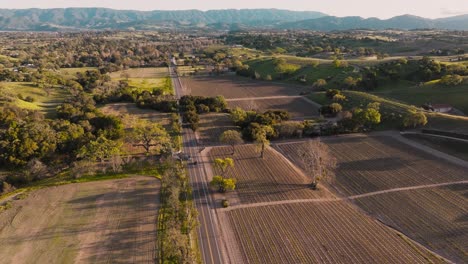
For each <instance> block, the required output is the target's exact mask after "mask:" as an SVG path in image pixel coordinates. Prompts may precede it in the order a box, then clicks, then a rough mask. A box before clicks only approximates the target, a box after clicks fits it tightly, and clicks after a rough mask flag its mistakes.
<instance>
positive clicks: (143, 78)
mask: <svg viewBox="0 0 468 264" xmlns="http://www.w3.org/2000/svg"><path fill="white" fill-rule="evenodd" d="M110 76H111V78H112V79H113V80H126V81H127V82H128V85H129V87H130V88H132V89H137V90H146V91H152V90H153V89H155V88H159V89H162V90H163V92H165V93H166V94H172V86H171V83H170V79H169V78H168V77H169V72H168V69H167V68H166V67H160V68H130V69H127V70H123V71H118V72H113V73H111V74H110Z"/></svg>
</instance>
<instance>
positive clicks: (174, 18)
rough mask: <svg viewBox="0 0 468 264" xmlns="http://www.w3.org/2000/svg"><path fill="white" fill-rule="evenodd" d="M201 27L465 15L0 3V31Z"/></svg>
mask: <svg viewBox="0 0 468 264" xmlns="http://www.w3.org/2000/svg"><path fill="white" fill-rule="evenodd" d="M164 27H166V28H167V27H169V28H176V27H180V28H199V29H226V30H228V29H249V28H270V29H309V30H319V31H331V30H346V29H357V28H365V29H386V28H396V29H423V28H424V29H426V28H437V29H451V30H468V15H462V16H456V17H449V18H441V19H426V18H422V17H417V16H411V15H404V16H398V17H394V18H391V19H387V20H380V19H378V18H367V19H364V18H361V17H333V16H328V15H326V14H324V13H320V12H314V11H289V10H279V9H240V10H237V9H227V10H210V11H199V10H180V11H133V10H114V9H108V8H65V9H62V8H54V9H0V30H2V31H74V30H105V29H111V30H112V29H118V30H129V29H137V30H151V29H157V28H164Z"/></svg>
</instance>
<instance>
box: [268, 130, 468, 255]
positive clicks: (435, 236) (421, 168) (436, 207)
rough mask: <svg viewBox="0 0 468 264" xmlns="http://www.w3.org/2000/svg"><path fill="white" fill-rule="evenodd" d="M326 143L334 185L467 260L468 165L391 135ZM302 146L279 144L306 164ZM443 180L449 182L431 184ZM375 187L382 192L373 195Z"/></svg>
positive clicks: (436, 247)
mask: <svg viewBox="0 0 468 264" xmlns="http://www.w3.org/2000/svg"><path fill="white" fill-rule="evenodd" d="M325 143H327V145H328V146H329V147H330V148H331V150H332V151H333V153H334V155H335V156H336V157H337V159H338V166H339V167H338V170H337V173H336V178H335V180H334V182H332V183H331V184H330V185H331V186H334V187H336V188H337V189H338V191H340V192H341V193H342V194H344V195H345V196H348V197H350V198H351V199H352V201H353V202H354V203H355V204H356V205H358V206H359V207H360V208H361V209H363V210H364V211H365V212H366V213H367V214H369V215H370V216H373V217H375V218H377V219H379V220H380V221H381V222H383V223H385V224H386V225H388V226H391V227H393V228H395V229H397V230H399V231H401V232H403V233H404V234H405V235H407V236H408V237H410V238H411V239H414V240H416V241H417V242H419V243H421V244H422V245H424V246H426V247H427V248H429V249H431V250H433V251H434V252H437V253H439V254H440V255H442V256H444V257H446V258H447V259H450V260H452V261H455V262H460V263H463V262H467V261H468V250H467V248H466V241H468V235H467V232H466V216H467V211H468V209H467V206H466V205H467V204H468V203H467V199H466V189H467V186H468V184H463V182H465V181H466V180H468V174H467V173H466V169H464V168H462V167H458V166H456V165H452V164H451V163H449V162H448V161H445V160H441V159H439V158H437V157H436V156H433V155H431V154H429V153H426V152H423V151H422V150H418V149H415V148H413V147H411V146H409V145H406V144H404V143H401V142H400V141H398V140H397V139H393V138H391V137H386V136H370V137H368V136H353V137H336V138H328V139H326V140H325ZM298 144H301V143H290V144H278V145H276V146H275V147H276V148H277V149H278V150H279V151H281V152H282V153H284V155H285V156H286V157H287V158H288V159H290V160H292V161H293V162H294V163H295V164H297V165H298V166H301V163H300V161H299V158H298V156H297V153H296V151H295V150H296V149H297V147H298ZM441 183H446V184H447V185H446V186H438V187H431V185H433V184H441ZM402 187H403V188H405V187H414V188H415V189H399V188H402ZM375 191H383V192H382V193H377V194H372V192H375ZM359 194H370V195H369V196H364V197H359ZM353 195H358V196H357V197H355V198H354V197H353Z"/></svg>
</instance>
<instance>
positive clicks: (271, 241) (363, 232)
mask: <svg viewBox="0 0 468 264" xmlns="http://www.w3.org/2000/svg"><path fill="white" fill-rule="evenodd" d="M222 214H227V217H226V218H228V219H229V222H230V226H231V228H232V233H233V234H234V236H235V238H236V241H237V248H238V252H239V253H240V254H239V253H238V254H239V255H241V256H240V257H237V258H238V259H242V263H431V262H432V263H439V262H442V261H441V260H440V259H438V258H436V257H435V256H434V255H432V254H431V253H430V252H429V251H427V250H425V249H424V248H422V247H420V246H418V245H416V244H415V243H413V242H412V241H410V240H408V239H407V238H405V237H401V236H400V235H399V234H398V233H397V232H395V231H393V230H391V229H390V228H388V227H386V226H384V225H383V224H380V223H379V222H377V221H375V220H373V219H371V218H370V217H367V216H365V215H364V214H362V213H360V212H359V211H358V210H357V209H355V208H353V207H352V206H351V205H349V204H348V203H346V202H324V203H297V204H288V205H274V206H262V207H253V208H243V209H236V210H232V211H228V212H225V213H224V212H223V213H222ZM231 248H235V247H231ZM231 248H229V249H228V250H232V249H231Z"/></svg>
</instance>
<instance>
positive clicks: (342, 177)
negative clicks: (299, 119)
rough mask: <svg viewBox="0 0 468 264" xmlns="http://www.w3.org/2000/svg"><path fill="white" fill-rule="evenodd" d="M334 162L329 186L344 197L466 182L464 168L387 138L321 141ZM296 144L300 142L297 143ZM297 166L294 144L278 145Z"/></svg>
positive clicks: (338, 138)
mask: <svg viewBox="0 0 468 264" xmlns="http://www.w3.org/2000/svg"><path fill="white" fill-rule="evenodd" d="M324 142H325V143H326V144H327V145H328V146H329V147H330V149H331V150H332V152H333V154H334V155H335V157H336V158H337V160H338V169H337V171H336V178H335V180H334V182H333V185H334V186H336V187H337V189H338V190H339V191H340V192H342V193H343V194H344V195H346V196H350V195H358V194H363V193H369V192H375V191H381V190H387V189H393V188H401V187H409V186H418V185H425V184H438V183H446V182H454V181H462V180H468V174H467V173H466V169H465V168H462V167H458V166H455V165H451V164H449V163H448V162H446V161H444V160H440V159H439V158H437V157H435V156H432V155H430V154H428V153H426V152H423V151H421V150H417V149H415V148H413V147H411V146H409V145H406V144H404V143H402V142H400V141H398V140H396V139H393V138H391V137H387V136H370V137H368V136H354V137H337V138H330V139H327V140H325V141H324ZM298 144H300V143H298ZM276 147H277V148H278V149H279V150H280V152H282V153H285V156H286V157H288V158H289V159H291V160H292V161H293V163H295V164H297V165H298V166H301V164H300V161H299V159H298V156H297V154H295V153H296V151H295V149H297V145H296V144H294V143H293V144H278V145H277V146H276Z"/></svg>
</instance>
